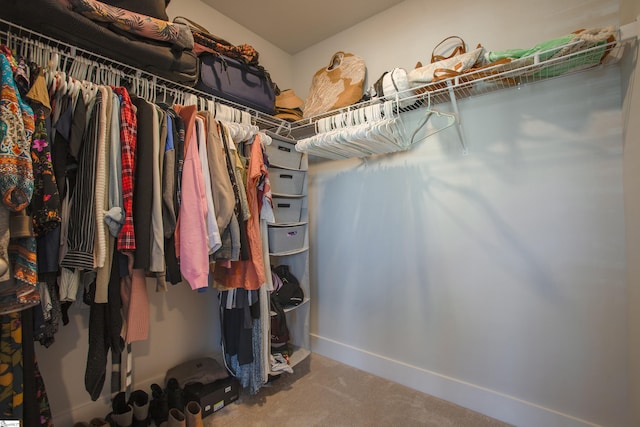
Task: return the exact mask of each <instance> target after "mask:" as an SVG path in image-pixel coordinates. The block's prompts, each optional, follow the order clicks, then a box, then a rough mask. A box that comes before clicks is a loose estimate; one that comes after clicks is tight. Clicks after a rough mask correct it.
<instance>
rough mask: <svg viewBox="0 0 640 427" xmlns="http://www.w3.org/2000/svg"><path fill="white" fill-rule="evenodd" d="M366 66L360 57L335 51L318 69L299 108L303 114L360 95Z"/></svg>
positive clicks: (352, 100) (348, 101)
mask: <svg viewBox="0 0 640 427" xmlns="http://www.w3.org/2000/svg"><path fill="white" fill-rule="evenodd" d="M366 72H367V68H366V66H365V62H364V59H362V58H361V57H359V56H357V55H354V54H352V53H345V52H336V53H335V54H334V55H333V56H332V57H331V61H329V65H328V66H327V67H326V68H321V69H319V70H318V71H317V72H316V73H315V74H314V75H313V79H312V80H311V88H310V89H309V94H308V95H307V99H306V100H305V104H304V108H303V116H304V118H307V117H312V116H316V115H318V114H322V113H326V112H329V111H331V110H336V109H339V108H343V107H347V106H349V105H352V104H355V103H356V102H358V101H359V100H360V99H361V98H362V94H363V92H364V80H365V76H366Z"/></svg>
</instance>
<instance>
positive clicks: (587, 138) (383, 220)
mask: <svg viewBox="0 0 640 427" xmlns="http://www.w3.org/2000/svg"><path fill="white" fill-rule="evenodd" d="M437 8H438V5H437V4H434V3H433V2H429V4H428V6H427V2H424V1H405V2H404V3H401V4H400V5H398V6H397V7H395V8H393V9H391V10H390V11H388V12H386V13H383V14H381V15H379V16H376V17H374V18H372V19H370V20H368V21H366V22H364V23H362V24H360V25H358V26H356V27H355V28H352V29H350V30H347V31H345V32H343V33H341V34H339V35H336V36H335V37H333V38H331V39H329V40H326V41H324V42H322V43H319V44H318V45H316V46H314V47H312V48H310V49H308V50H306V51H304V52H302V53H300V54H298V55H296V56H295V58H294V67H295V68H296V69H297V70H299V74H297V75H296V86H295V90H296V92H299V93H300V94H301V95H304V94H306V89H308V84H309V83H310V76H311V75H312V74H313V72H315V70H317V69H318V68H320V67H322V66H323V65H325V64H324V63H325V62H326V60H325V59H324V58H329V57H330V56H331V54H332V53H333V52H335V51H337V50H345V51H348V52H353V53H357V54H359V55H360V56H362V57H363V58H365V61H366V62H367V65H368V68H369V78H370V79H374V78H377V76H379V75H380V74H381V73H382V72H383V71H385V70H387V69H390V68H392V67H394V66H404V67H405V68H411V67H412V66H413V64H414V63H415V61H416V60H418V59H419V60H423V61H425V60H428V58H429V55H430V52H431V48H432V47H433V46H434V45H435V44H436V43H437V42H438V41H439V40H440V39H442V38H444V37H445V36H448V35H451V34H460V35H462V36H463V38H465V39H466V40H467V41H468V42H469V43H470V44H472V45H475V44H476V43H478V42H481V43H482V44H483V45H484V46H485V47H488V48H490V49H502V48H508V47H527V46H530V45H533V44H535V43H536V42H538V41H542V40H544V39H546V38H552V37H555V36H558V35H561V34H565V33H568V32H570V31H573V30H575V29H577V28H583V27H590V26H600V25H609V24H617V22H618V18H619V16H618V3H617V2H616V1H544V2H537V3H536V5H535V8H532V7H529V5H527V6H524V5H523V4H522V3H518V2H508V3H506V4H505V2H496V1H494V2H490V3H486V2H482V4H480V3H478V2H470V1H467V2H456V4H455V5H452V4H451V3H448V4H446V6H445V5H443V6H442V7H441V10H439V9H437ZM462 11H464V13H461V12H462ZM452 28H454V29H452ZM381 29H385V30H384V31H381ZM456 29H459V30H458V31H456ZM382 34H383V36H382ZM620 83H621V82H620V70H619V68H618V67H612V68H609V69H606V70H596V71H591V72H588V73H582V74H580V75H578V76H574V77H569V78H564V79H559V80H553V81H548V82H545V83H540V84H537V85H534V86H529V87H524V88H521V89H519V90H511V91H507V92H504V93H496V94H492V95H486V96H482V97H478V98H475V99H470V100H464V101H462V102H460V108H461V114H462V120H463V123H464V127H465V133H466V135H467V140H468V141H467V142H468V144H469V154H468V155H467V156H463V155H462V153H461V150H460V147H459V145H458V143H457V140H456V134H455V132H454V131H453V129H448V130H446V131H444V132H442V133H441V134H439V135H438V136H436V137H434V138H432V139H429V140H428V141H427V142H425V143H424V144H421V145H420V146H419V147H416V148H415V149H413V150H411V151H409V152H406V153H400V154H395V155H390V156H384V157H381V158H371V159H369V160H367V161H366V162H362V161H357V160H350V161H343V162H330V163H320V164H315V165H313V166H312V168H311V170H310V176H311V181H310V188H309V191H310V213H311V215H312V217H311V219H312V227H311V230H312V235H311V239H312V240H311V241H312V242H313V247H312V252H311V256H312V258H311V268H312V284H313V290H312V291H313V292H312V302H313V306H312V325H311V326H312V333H313V350H314V351H316V352H318V353H321V354H324V355H327V356H330V357H333V358H335V359H337V360H339V361H342V362H345V363H348V364H352V365H354V366H357V367H359V368H361V369H364V370H367V371H369V372H373V373H375V374H378V375H381V376H384V377H387V378H391V379H393V380H395V381H398V382H401V383H403V384H406V385H409V386H411V387H414V388H416V389H419V390H423V391H425V392H428V393H431V394H434V395H436V396H440V397H443V398H445V399H448V400H451V401H453V402H456V403H459V404H462V405H464V406H467V407H470V408H472V409H476V410H479V411H481V412H483V413H486V414H489V415H492V416H495V417H497V418H499V419H502V420H505V421H508V422H511V423H514V424H516V425H519V426H542V425H544V426H561V425H566V426H584V425H606V426H628V425H632V424H631V421H630V412H631V404H630V397H629V375H630V368H629V350H630V349H629V335H628V334H629V327H628V322H629V319H628V317H627V316H628V312H629V311H630V309H631V308H630V305H629V303H628V301H627V277H626V274H627V270H626V246H625V226H624V219H625V216H624V214H625V212H624V203H623V200H624V197H623V168H622V165H623V134H622V132H623V124H622V123H623V122H622V111H621V103H622V99H621V90H620ZM444 108H446V106H444Z"/></svg>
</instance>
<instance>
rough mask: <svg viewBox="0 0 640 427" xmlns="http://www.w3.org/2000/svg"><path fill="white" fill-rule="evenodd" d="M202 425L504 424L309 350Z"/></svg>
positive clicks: (488, 426) (355, 426) (480, 426)
mask: <svg viewBox="0 0 640 427" xmlns="http://www.w3.org/2000/svg"><path fill="white" fill-rule="evenodd" d="M204 426H205V427H214V426H224V427H236V426H237V427H246V426H256V427H271V426H274V427H275V426H278V427H288V426H291V427H294V426H295V427H311V426H322V427H359V426H385V427H387V426H402V427H405V426H429V427H454V426H455V427H507V426H509V424H506V423H503V422H501V421H498V420H496V419H493V418H490V417H488V416H486V415H483V414H480V413H478V412H474V411H471V410H469V409H466V408H463V407H461V406H458V405H455V404H453V403H450V402H447V401H444V400H442V399H438V398H435V397H433V396H430V395H427V394H424V393H421V392H418V391H415V390H413V389H410V388H408V387H405V386H402V385H400V384H397V383H394V382H391V381H387V380H385V379H383V378H380V377H377V376H375V375H371V374H369V373H367V372H364V371H361V370H358V369H356V368H353V367H350V366H347V365H344V364H342V363H339V362H336V361H334V360H331V359H328V358H326V357H323V356H320V355H317V354H311V356H310V357H308V358H307V359H306V360H305V361H304V362H302V363H300V364H299V365H297V366H296V367H295V370H294V373H293V374H287V373H285V374H282V375H281V376H280V377H279V378H278V379H276V380H273V381H270V382H269V383H267V384H266V385H265V386H264V387H263V388H262V389H261V390H260V392H259V393H258V394H257V395H250V394H249V393H248V392H246V391H244V390H243V391H242V392H241V393H240V397H239V398H238V400H237V401H236V402H234V403H232V404H230V405H229V406H227V407H225V408H222V409H221V410H220V411H218V412H216V413H214V414H212V415H210V416H208V417H206V418H205V419H204Z"/></svg>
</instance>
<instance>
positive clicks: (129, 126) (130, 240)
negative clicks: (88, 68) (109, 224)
mask: <svg viewBox="0 0 640 427" xmlns="http://www.w3.org/2000/svg"><path fill="white" fill-rule="evenodd" d="M113 90H114V91H115V92H116V93H117V94H118V95H119V96H120V98H121V107H120V144H121V147H122V198H123V201H124V211H125V219H124V225H123V226H122V229H120V232H119V233H118V250H119V251H121V252H132V251H135V249H136V238H135V233H134V230H133V181H134V176H135V175H134V174H135V171H136V145H137V137H136V136H137V129H138V122H137V118H136V112H135V107H134V105H133V104H132V103H131V98H129V93H128V92H127V90H126V89H125V88H123V87H115V88H113Z"/></svg>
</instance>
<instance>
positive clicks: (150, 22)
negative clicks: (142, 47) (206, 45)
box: [59, 0, 193, 49]
mask: <svg viewBox="0 0 640 427" xmlns="http://www.w3.org/2000/svg"><path fill="white" fill-rule="evenodd" d="M59 1H60V2H61V3H62V4H63V5H64V4H67V3H68V4H70V5H71V6H72V10H73V11H74V12H77V13H80V14H81V15H83V16H86V17H87V18H89V19H91V20H92V21H97V22H105V23H108V24H111V25H113V26H115V27H116V28H118V29H120V30H123V31H128V32H130V33H131V34H135V35H137V36H140V37H146V38H149V39H152V40H158V41H162V42H167V43H170V44H171V45H173V46H174V47H175V48H177V49H193V36H192V35H191V30H190V29H189V27H188V26H186V25H184V24H179V23H174V22H169V21H163V20H162V19H157V18H154V17H152V16H147V15H142V14H140V13H136V12H132V11H130V10H126V9H122V8H119V7H116V6H110V5H108V4H105V3H102V2H99V1H97V0H59Z"/></svg>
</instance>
